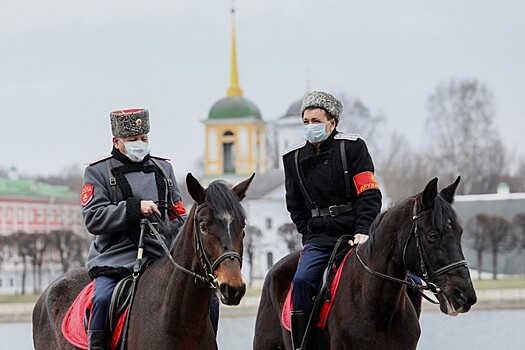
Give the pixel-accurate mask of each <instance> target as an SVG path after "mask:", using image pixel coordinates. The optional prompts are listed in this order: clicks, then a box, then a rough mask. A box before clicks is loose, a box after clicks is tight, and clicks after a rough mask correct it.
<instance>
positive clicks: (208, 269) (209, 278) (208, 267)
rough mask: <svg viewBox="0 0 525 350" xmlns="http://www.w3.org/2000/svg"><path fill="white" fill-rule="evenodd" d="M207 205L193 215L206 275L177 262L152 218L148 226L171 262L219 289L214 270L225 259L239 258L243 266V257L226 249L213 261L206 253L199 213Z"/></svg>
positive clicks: (199, 251) (196, 243) (196, 241)
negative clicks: (198, 220)
mask: <svg viewBox="0 0 525 350" xmlns="http://www.w3.org/2000/svg"><path fill="white" fill-rule="evenodd" d="M206 206H207V204H206V203H202V204H199V206H198V207H197V209H196V210H195V214H194V215H193V224H194V231H195V234H194V236H195V248H196V250H197V253H198V254H199V258H200V261H201V265H202V267H203V268H204V275H200V274H198V273H197V272H195V271H191V270H188V269H187V268H185V267H184V266H181V265H179V264H177V262H175V260H174V259H173V257H172V256H171V253H170V250H169V249H168V247H167V246H166V243H164V240H163V239H162V237H161V236H160V234H159V231H158V230H157V229H156V228H155V226H154V225H153V224H152V222H151V221H150V220H147V222H148V226H149V228H150V232H151V234H152V235H154V236H155V238H157V241H158V242H159V244H160V245H161V247H162V249H163V250H164V252H165V253H166V255H167V256H168V258H169V259H170V261H171V263H172V264H173V266H174V267H175V268H177V269H178V270H180V271H182V272H184V273H186V274H188V275H190V276H192V277H193V278H194V279H195V282H196V281H197V279H199V280H201V281H202V282H205V283H208V284H209V285H210V287H211V288H213V289H217V282H216V281H215V276H213V272H214V271H215V270H216V269H217V268H218V267H219V265H220V263H221V262H223V261H224V260H225V259H228V258H230V259H232V260H233V259H237V260H239V262H240V264H241V266H242V257H241V255H240V254H239V253H237V252H235V251H226V252H224V253H222V254H221V255H220V256H219V257H218V258H217V259H215V261H214V262H213V263H212V262H211V261H210V259H209V257H208V255H207V254H206V250H205V249H204V244H203V242H202V232H201V229H200V225H199V223H198V222H197V214H198V213H199V211H200V210H201V209H202V208H205V207H206Z"/></svg>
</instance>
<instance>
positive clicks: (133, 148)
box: [124, 141, 151, 163]
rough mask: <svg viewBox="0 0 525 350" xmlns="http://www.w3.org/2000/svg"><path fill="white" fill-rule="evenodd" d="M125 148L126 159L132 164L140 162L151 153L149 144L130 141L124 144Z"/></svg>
mask: <svg viewBox="0 0 525 350" xmlns="http://www.w3.org/2000/svg"><path fill="white" fill-rule="evenodd" d="M124 145H125V146H126V157H128V158H129V160H131V161H132V162H134V163H139V162H142V160H143V159H144V157H145V156H147V155H148V154H149V153H150V152H151V148H150V145H149V142H144V141H130V142H124Z"/></svg>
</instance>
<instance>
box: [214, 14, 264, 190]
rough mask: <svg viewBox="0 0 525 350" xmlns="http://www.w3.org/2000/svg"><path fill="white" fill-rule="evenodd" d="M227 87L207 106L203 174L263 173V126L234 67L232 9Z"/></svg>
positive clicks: (228, 176)
mask: <svg viewBox="0 0 525 350" xmlns="http://www.w3.org/2000/svg"><path fill="white" fill-rule="evenodd" d="M231 18H232V32H231V64H230V86H229V87H228V89H227V90H226V97H224V98H222V99H220V100H219V101H217V102H216V103H215V104H214V105H213V106H212V107H211V109H210V112H209V114H208V119H206V121H205V122H204V124H205V127H206V136H205V138H206V149H205V152H206V153H205V162H204V163H205V164H204V166H205V176H206V178H210V179H211V178H218V177H220V178H225V179H231V180H232V181H233V180H236V179H238V178H243V177H246V176H249V175H251V173H254V172H255V173H257V174H262V173H265V172H266V167H267V161H266V134H265V128H266V125H265V123H264V121H263V120H262V117H261V112H260V111H259V108H257V106H256V105H255V104H254V103H253V102H251V101H250V100H248V99H247V98H245V97H244V96H243V91H242V88H241V86H240V84H239V72H238V66H237V38H236V25H235V24H236V23H235V10H234V9H232V10H231Z"/></svg>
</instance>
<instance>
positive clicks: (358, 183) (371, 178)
mask: <svg viewBox="0 0 525 350" xmlns="http://www.w3.org/2000/svg"><path fill="white" fill-rule="evenodd" d="M354 185H355V191H356V192H357V195H358V196H359V195H360V194H361V193H363V192H364V191H366V190H371V189H377V190H378V189H379V185H378V184H377V182H376V177H375V175H374V173H373V172H371V171H363V172H362V173H359V174H357V175H356V176H354Z"/></svg>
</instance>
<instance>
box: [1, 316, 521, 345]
mask: <svg viewBox="0 0 525 350" xmlns="http://www.w3.org/2000/svg"><path fill="white" fill-rule="evenodd" d="M254 324H255V317H254V316H242V317H232V316H227V317H222V318H221V320H220V325H219V336H218V343H219V349H223V350H249V349H251V348H252V338H253V328H254ZM421 329H422V332H421V339H420V341H419V345H418V349H420V350H434V349H447V350H471V349H473V350H485V349H486V350H489V349H490V350H492V349H505V350H523V349H525V337H524V333H525V310H490V311H484V310H480V311H471V312H469V313H467V314H464V315H460V316H458V317H449V316H446V315H444V314H441V313H438V312H424V313H423V315H422V316H421ZM0 340H1V341H0V350H14V349H16V350H26V349H27V350H31V349H33V345H32V338H31V324H30V323H3V324H0Z"/></svg>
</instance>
